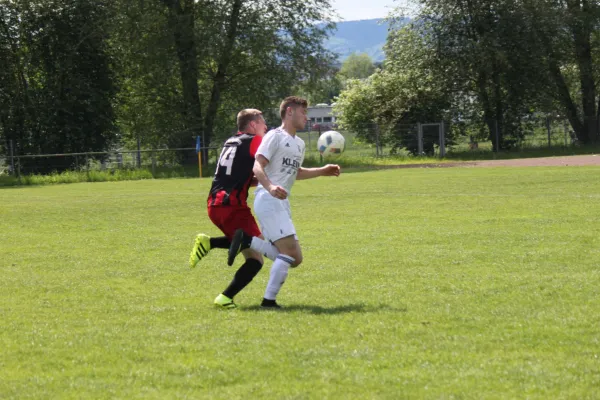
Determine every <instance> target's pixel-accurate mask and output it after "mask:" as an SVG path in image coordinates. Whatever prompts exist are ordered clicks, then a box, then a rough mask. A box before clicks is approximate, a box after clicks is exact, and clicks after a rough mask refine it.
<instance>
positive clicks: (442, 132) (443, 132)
mask: <svg viewBox="0 0 600 400" xmlns="http://www.w3.org/2000/svg"><path fill="white" fill-rule="evenodd" d="M440 157H446V129H444V121H442V122H441V123H440Z"/></svg>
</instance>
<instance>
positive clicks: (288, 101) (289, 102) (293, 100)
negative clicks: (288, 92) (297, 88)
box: [279, 96, 308, 120]
mask: <svg viewBox="0 0 600 400" xmlns="http://www.w3.org/2000/svg"><path fill="white" fill-rule="evenodd" d="M288 107H294V108H295V107H303V108H306V107H308V101H306V100H305V99H303V98H302V97H298V96H290V97H286V98H285V99H283V101H282V102H281V105H280V106H279V115H280V116H281V119H282V120H283V119H285V112H286V111H287V108H288Z"/></svg>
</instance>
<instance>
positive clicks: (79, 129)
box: [0, 0, 116, 172]
mask: <svg viewBox="0 0 600 400" xmlns="http://www.w3.org/2000/svg"><path fill="white" fill-rule="evenodd" d="M109 18H110V12H109V9H108V7H107V6H106V3H105V2H103V1H91V0H82V1H74V0H53V1H50V2H43V3H39V4H38V3H35V2H31V1H25V0H21V1H10V2H6V1H4V2H2V3H0V48H1V49H2V50H1V51H2V52H3V54H4V55H5V56H6V57H7V68H6V69H5V70H4V72H3V73H2V75H1V76H2V78H0V79H2V81H3V85H2V88H3V91H2V95H0V102H2V103H3V105H2V109H3V110H4V111H3V112H2V116H1V119H0V122H1V123H2V126H3V128H2V132H3V134H4V135H5V137H6V139H9V140H12V141H13V142H14V144H15V147H17V148H18V151H19V153H20V154H23V153H34V154H37V153H44V152H45V153H64V152H83V151H101V150H105V149H107V147H108V146H110V144H111V143H112V142H113V141H114V139H115V137H116V130H115V126H114V114H113V108H112V101H113V98H114V95H115V92H116V85H115V81H114V77H113V75H112V73H111V69H110V62H111V60H110V57H109V56H108V54H107V46H106V36H107V30H106V22H107V21H108V20H109ZM70 162H72V161H71V160H63V162H62V163H59V162H58V161H56V160H55V161H54V163H53V164H47V165H42V163H40V162H37V165H38V168H39V169H38V170H39V171H42V172H45V171H49V170H51V169H59V170H60V169H64V168H68V167H70V166H71V165H70Z"/></svg>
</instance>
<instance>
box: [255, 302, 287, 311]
mask: <svg viewBox="0 0 600 400" xmlns="http://www.w3.org/2000/svg"><path fill="white" fill-rule="evenodd" d="M260 307H261V308H269V309H273V310H281V309H282V308H283V307H281V306H280V305H279V304H277V302H276V301H275V300H269V299H263V300H262V303H260Z"/></svg>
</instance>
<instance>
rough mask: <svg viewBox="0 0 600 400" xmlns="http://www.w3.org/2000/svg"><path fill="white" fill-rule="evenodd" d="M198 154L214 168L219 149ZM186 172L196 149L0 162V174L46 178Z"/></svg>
mask: <svg viewBox="0 0 600 400" xmlns="http://www.w3.org/2000/svg"><path fill="white" fill-rule="evenodd" d="M201 150H203V151H204V153H205V154H207V155H208V160H207V163H204V164H205V166H206V164H211V163H212V164H215V163H216V160H217V159H218V151H219V150H220V147H205V148H202V149H201ZM186 167H187V168H188V169H190V170H197V169H198V167H199V160H198V155H197V152H196V148H195V147H190V148H174V149H151V150H143V149H139V150H127V149H121V150H113V151H107V152H83V153H64V154H26V155H15V154H14V153H13V154H9V156H8V157H6V158H4V160H2V159H0V173H1V172H2V170H4V171H5V173H7V174H10V175H15V176H17V177H18V176H21V175H32V174H47V173H51V172H54V171H67V170H68V171H84V172H86V171H88V172H89V171H114V170H120V169H141V168H145V169H148V170H149V171H151V173H152V175H153V176H155V175H157V173H158V172H160V171H161V170H165V169H173V168H186Z"/></svg>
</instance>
